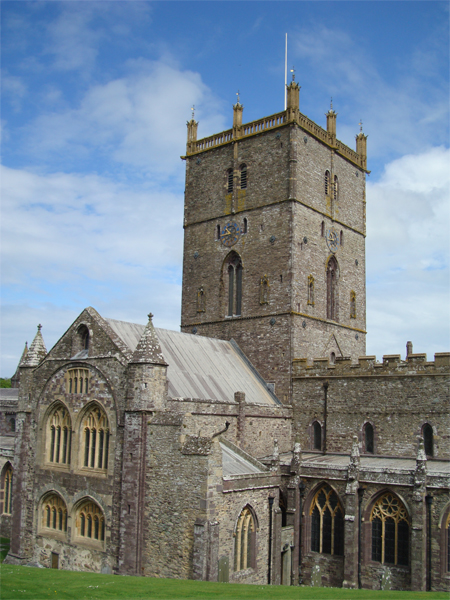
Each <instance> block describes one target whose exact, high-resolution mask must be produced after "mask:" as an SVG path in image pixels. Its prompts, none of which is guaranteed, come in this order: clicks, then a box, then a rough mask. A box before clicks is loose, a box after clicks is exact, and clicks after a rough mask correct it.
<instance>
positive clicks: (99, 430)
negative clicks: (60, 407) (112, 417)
mask: <svg viewBox="0 0 450 600" xmlns="http://www.w3.org/2000/svg"><path fill="white" fill-rule="evenodd" d="M81 437H82V439H81V447H82V448H83V449H84V452H83V466H84V467H89V468H91V469H107V468H108V454H109V437H110V433H109V423H108V418H107V416H106V414H105V412H104V411H103V410H102V409H101V408H100V407H99V406H98V405H94V406H91V408H90V410H88V411H87V412H86V414H85V416H84V418H83V420H82V426H81Z"/></svg>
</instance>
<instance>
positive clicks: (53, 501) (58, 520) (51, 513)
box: [41, 494, 67, 532]
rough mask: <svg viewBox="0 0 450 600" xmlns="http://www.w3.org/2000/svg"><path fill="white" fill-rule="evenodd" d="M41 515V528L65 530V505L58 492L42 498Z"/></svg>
mask: <svg viewBox="0 0 450 600" xmlns="http://www.w3.org/2000/svg"><path fill="white" fill-rule="evenodd" d="M41 515H42V521H41V523H42V527H43V528H46V529H53V530H54V531H62V532H66V531H67V506H66V503H65V502H64V500H63V499H62V498H61V496H58V494H50V495H49V496H47V497H46V498H45V499H44V501H43V502H42V510H41Z"/></svg>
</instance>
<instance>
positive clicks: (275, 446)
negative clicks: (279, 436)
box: [273, 440, 280, 460]
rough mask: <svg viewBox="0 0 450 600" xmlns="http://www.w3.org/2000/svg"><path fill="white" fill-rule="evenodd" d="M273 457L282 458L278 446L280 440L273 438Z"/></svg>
mask: <svg viewBox="0 0 450 600" xmlns="http://www.w3.org/2000/svg"><path fill="white" fill-rule="evenodd" d="M273 458H274V460H278V459H279V458H280V450H279V448H278V440H273Z"/></svg>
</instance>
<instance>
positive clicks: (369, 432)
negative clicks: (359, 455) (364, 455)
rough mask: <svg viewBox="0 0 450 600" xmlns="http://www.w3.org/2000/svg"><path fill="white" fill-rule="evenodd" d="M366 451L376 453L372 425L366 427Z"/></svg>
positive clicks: (368, 424)
mask: <svg viewBox="0 0 450 600" xmlns="http://www.w3.org/2000/svg"><path fill="white" fill-rule="evenodd" d="M363 433H364V450H365V452H368V453H370V454H373V452H374V444H373V426H372V424H371V423H366V424H365V425H364V430H363Z"/></svg>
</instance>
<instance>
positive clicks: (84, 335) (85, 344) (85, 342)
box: [77, 325, 89, 350]
mask: <svg viewBox="0 0 450 600" xmlns="http://www.w3.org/2000/svg"><path fill="white" fill-rule="evenodd" d="M77 333H78V335H79V337H80V340H81V344H80V345H81V350H89V329H88V328H87V327H86V325H80V326H79V327H78V330H77Z"/></svg>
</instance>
